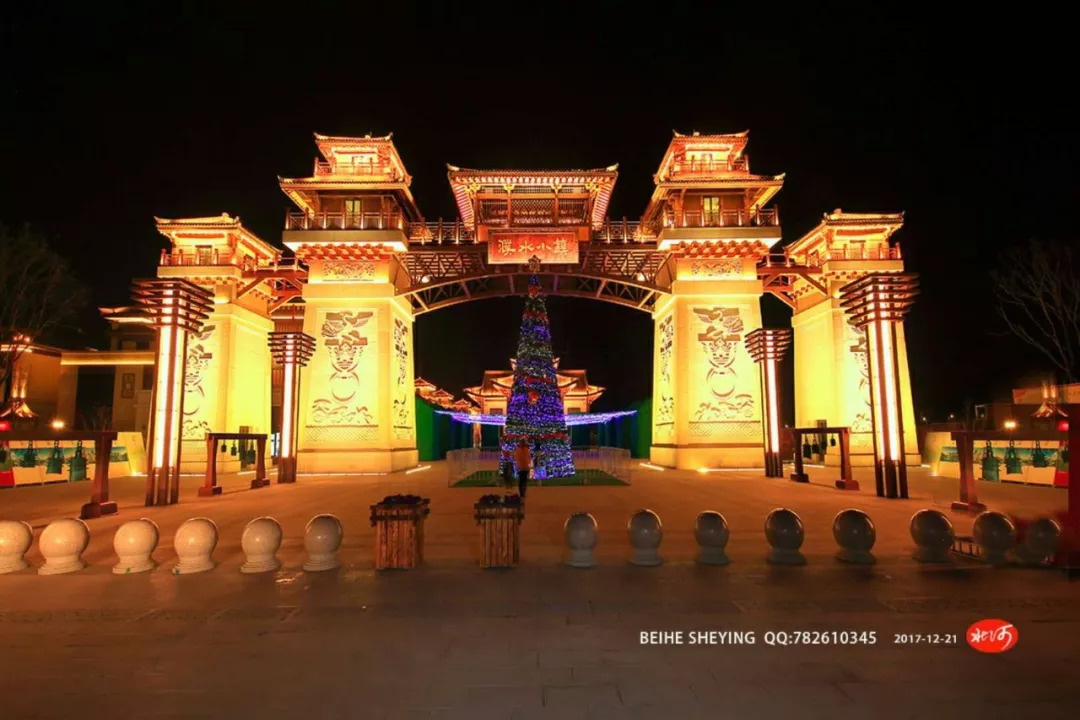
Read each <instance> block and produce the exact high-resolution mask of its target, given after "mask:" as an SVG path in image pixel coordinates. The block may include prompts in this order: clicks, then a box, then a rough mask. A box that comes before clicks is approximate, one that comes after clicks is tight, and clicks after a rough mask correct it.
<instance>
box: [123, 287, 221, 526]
mask: <svg viewBox="0 0 1080 720" xmlns="http://www.w3.org/2000/svg"><path fill="white" fill-rule="evenodd" d="M134 297H135V302H136V303H137V304H138V305H139V306H140V308H141V309H142V311H143V313H144V314H145V315H146V316H147V317H148V319H149V321H150V323H151V324H152V325H154V327H156V328H157V329H158V343H157V362H156V371H155V377H154V402H153V409H152V411H151V413H150V415H151V419H150V440H149V443H148V448H147V450H148V455H149V463H148V469H147V475H146V504H147V505H169V504H173V503H176V502H177V501H178V499H179V493H180V463H181V445H182V443H181V433H182V422H183V417H184V399H185V395H186V393H185V391H184V383H185V375H186V373H185V358H186V357H187V352H188V340H189V336H191V335H196V334H198V333H199V332H200V331H201V329H202V327H203V324H204V323H205V322H206V320H207V318H208V317H209V315H210V309H211V307H212V296H211V294H210V292H209V291H207V290H204V289H203V288H201V287H199V286H198V285H194V284H192V283H190V282H188V281H186V280H178V279H157V280H136V281H135V289H134Z"/></svg>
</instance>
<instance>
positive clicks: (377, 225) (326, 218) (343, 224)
mask: <svg viewBox="0 0 1080 720" xmlns="http://www.w3.org/2000/svg"><path fill="white" fill-rule="evenodd" d="M285 229H286V230H404V229H405V223H404V221H403V218H402V217H401V213H400V212H398V211H397V210H391V211H382V212H377V211H373V212H363V213H344V212H319V213H298V212H289V213H286V215H285Z"/></svg>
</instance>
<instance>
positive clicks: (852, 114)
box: [0, 2, 1077, 417]
mask: <svg viewBox="0 0 1080 720" xmlns="http://www.w3.org/2000/svg"><path fill="white" fill-rule="evenodd" d="M19 5H20V7H19V8H18V9H16V10H15V11H14V13H15V15H14V16H11V15H10V12H11V11H9V16H8V17H7V18H5V19H4V21H3V24H2V32H3V36H2V38H0V40H2V43H0V44H2V46H3V47H2V49H0V52H2V53H3V65H2V67H3V71H2V73H3V75H2V78H3V83H2V85H0V92H3V98H4V99H3V102H2V103H0V173H2V174H3V183H2V187H3V192H2V193H0V220H2V221H3V222H5V223H6V224H8V225H17V224H20V223H23V222H30V223H32V224H34V225H35V226H37V227H38V228H40V229H41V230H43V231H44V232H46V233H47V234H48V235H49V236H50V237H52V238H53V240H54V241H55V243H56V245H57V246H58V247H59V248H60V249H61V250H62V251H63V252H64V253H65V254H68V255H71V256H74V257H77V258H78V262H77V267H78V271H79V273H80V275H81V276H82V279H83V280H84V281H85V282H86V283H87V284H88V285H90V286H91V288H92V290H93V297H94V302H95V304H96V305H110V304H122V303H125V302H126V301H127V299H128V287H129V282H130V280H131V278H133V277H141V276H148V275H151V274H152V273H153V272H154V268H155V266H156V262H157V257H158V253H159V251H160V249H161V248H163V247H165V240H164V238H162V237H160V236H158V235H157V233H156V232H155V230H154V226H153V216H154V215H158V216H163V217H184V216H190V215H216V214H219V213H221V212H228V213H230V214H232V215H234V216H235V215H239V216H240V218H241V219H242V220H243V222H244V224H245V225H246V226H247V227H248V228H250V229H251V230H253V231H254V232H255V233H256V234H257V235H259V236H260V237H262V238H263V239H265V240H267V241H269V242H271V243H274V244H280V242H281V229H282V227H283V218H284V215H285V212H286V210H287V209H288V208H289V207H291V205H290V203H289V202H288V200H287V199H286V197H285V195H284V194H283V193H282V192H281V190H280V189H279V188H278V185H277V176H278V175H284V176H305V175H308V174H310V171H311V166H312V159H313V157H314V156H315V155H316V153H317V151H316V148H315V145H314V142H313V139H312V133H313V132H321V133H327V134H340V135H350V134H357V135H362V134H364V133H366V132H369V131H370V132H372V133H375V134H383V133H386V132H389V131H392V132H393V133H394V140H395V143H396V144H397V147H398V150H399V152H400V153H401V156H402V158H403V160H404V162H405V164H406V166H407V168H408V170H409V172H410V173H411V174H412V175H413V178H414V181H413V186H412V189H413V193H414V196H415V197H416V199H417V201H418V203H419V205H420V209H421V211H422V212H423V213H424V215H425V216H426V217H427V218H428V219H431V220H434V219H437V218H438V217H439V216H440V215H441V216H443V217H445V218H452V217H454V216H455V215H456V210H455V206H454V202H453V197H452V195H451V193H450V190H449V184H448V182H447V180H446V166H445V164H446V163H448V162H449V163H453V164H455V165H460V166H465V167H493V168H502V167H517V168H591V167H603V166H606V165H610V164H612V163H615V162H618V163H619V164H620V165H619V180H618V183H617V184H616V188H615V194H614V197H613V199H612V203H611V208H610V213H611V216H612V217H622V216H623V215H625V216H627V217H629V218H631V219H634V218H636V217H638V216H639V215H640V214H641V212H642V210H643V209H644V207H645V204H646V202H647V200H648V197H649V194H650V191H651V188H652V177H651V176H652V173H653V172H654V171H655V169H656V166H657V165H658V164H659V161H660V158H661V156H662V154H663V152H664V150H665V148H666V146H667V143H668V141H669V139H670V137H671V130H672V129H678V130H679V131H681V132H691V131H693V130H700V131H702V132H736V131H741V130H744V129H749V130H750V145H749V148H748V153H749V156H750V159H751V163H752V168H753V170H754V171H755V172H758V173H765V174H773V173H780V172H786V173H787V179H786V182H785V186H784V189H783V190H782V191H781V193H780V194H779V195H778V196H777V203H778V205H779V207H780V213H781V218H782V221H783V228H784V239H785V241H791V240H794V239H795V238H797V237H799V236H800V235H801V234H802V233H804V232H805V231H806V230H808V229H809V228H811V227H812V226H814V225H815V224H816V223H817V222H818V221H819V220H820V218H821V215H822V213H823V212H826V211H830V210H832V209H834V208H843V209H844V210H845V211H855V212H857V211H898V210H903V211H905V213H906V214H905V218H906V224H905V227H904V229H903V230H901V232H900V234H899V235H898V236H897V237H898V239H899V241H900V244H901V246H902V248H903V251H904V254H905V258H906V262H907V266H908V267H909V268H910V269H911V270H913V271H915V272H918V273H920V274H921V276H922V286H923V293H922V296H921V298H920V299H919V301H918V302H917V304H916V305H915V309H914V310H913V312H912V314H911V316H910V319H909V320H908V321H907V333H908V345H909V356H910V363H911V372H912V379H913V385H914V387H915V404H916V411H917V413H918V414H920V415H929V416H931V417H943V416H944V415H946V414H948V413H949V412H957V413H959V412H961V411H962V409H963V404H964V402H965V401H971V402H982V401H986V400H989V399H991V398H992V397H994V396H996V395H1000V394H1001V393H1002V392H1004V391H1007V390H1008V388H1010V387H1012V386H1013V382H1014V381H1015V380H1017V379H1020V378H1024V377H1030V376H1031V375H1032V374H1033V373H1035V372H1037V371H1038V370H1039V369H1040V368H1041V367H1042V366H1043V365H1044V363H1043V361H1042V360H1041V359H1040V358H1039V357H1038V356H1037V355H1035V354H1034V353H1033V352H1032V351H1030V350H1028V349H1026V348H1024V347H1023V346H1022V345H1021V344H1020V343H1019V342H1018V341H1015V340H1013V339H1012V338H1011V337H1009V336H1006V335H1003V334H1002V333H1003V330H1002V328H1001V323H1000V322H999V321H998V320H997V319H996V316H995V314H994V310H993V306H992V288H991V284H990V280H989V277H988V274H987V273H988V270H989V269H990V268H992V267H993V266H994V265H995V263H996V262H997V261H998V255H999V253H1000V252H1001V250H1002V249H1003V248H1005V247H1008V246H1009V245H1011V244H1016V243H1022V242H1025V241H1026V240H1027V239H1029V238H1032V237H1036V238H1043V239H1047V240H1058V241H1072V240H1073V239H1074V238H1075V237H1076V236H1075V231H1074V227H1073V223H1074V222H1075V214H1074V211H1073V208H1074V205H1075V199H1076V194H1077V182H1076V160H1077V152H1076V150H1077V143H1076V138H1075V119H1074V115H1073V113H1070V112H1066V110H1065V109H1064V108H1065V107H1066V106H1067V105H1071V104H1072V102H1074V98H1073V97H1072V95H1074V94H1075V73H1074V70H1075V59H1074V58H1073V57H1072V56H1071V48H1072V47H1073V46H1074V41H1073V40H1071V39H1067V38H1065V37H1064V32H1065V28H1064V24H1063V23H1055V22H1053V21H1052V19H1050V18H1048V17H1044V16H1041V15H1039V14H1037V13H1035V12H1032V13H1031V14H1030V15H1031V16H1030V18H1029V19H1026V20H1025V19H1024V18H1021V17H1018V15H1019V13H1009V14H1008V15H1007V17H1006V16H1003V17H1002V18H1000V19H998V18H989V17H981V16H978V15H971V16H967V17H964V18H962V19H958V20H956V21H952V20H947V19H944V18H942V17H940V16H938V15H937V14H935V15H934V16H933V17H927V16H923V15H921V14H915V13H912V14H911V15H888V14H882V15H873V16H872V15H868V14H866V15H863V14H851V13H845V14H843V15H839V14H832V13H830V12H827V11H823V10H822V11H819V14H818V15H815V16H814V17H812V18H796V17H789V16H787V15H784V14H783V11H781V9H780V6H765V5H761V7H760V8H759V12H758V14H757V15H755V16H753V17H747V18H738V17H736V13H735V12H729V11H728V10H725V9H723V8H721V11H722V12H721V13H720V14H717V15H716V16H715V17H714V16H713V14H712V13H707V12H703V11H702V10H701V9H700V8H698V7H695V6H693V5H691V4H684V3H677V2H676V3H665V4H663V5H652V6H649V7H650V8H651V9H650V10H649V13H651V14H649V15H645V14H643V13H644V12H645V11H644V10H641V11H634V12H633V13H631V12H630V11H627V10H625V8H628V7H629V5H616V6H611V7H613V8H624V10H623V11H618V12H617V11H615V10H611V11H610V12H608V13H607V14H604V15H597V16H595V17H588V16H587V15H588V14H587V13H585V12H584V11H582V10H581V9H580V8H581V6H580V5H574V6H570V7H572V8H573V9H572V10H570V9H565V8H563V9H560V6H559V5H558V4H544V5H539V4H538V5H536V6H535V7H536V8H537V9H536V10H533V11H531V12H534V13H536V16H535V17H531V18H526V17H523V16H522V15H521V13H522V10H521V9H520V8H516V9H513V10H511V9H510V8H512V7H516V6H514V5H513V4H507V5H503V6H501V7H502V8H503V12H502V15H505V16H506V17H507V18H508V19H509V20H511V21H512V24H513V31H512V33H510V34H507V33H506V32H504V30H505V29H496V28H492V29H490V30H487V29H481V28H480V27H479V26H478V24H477V22H476V20H477V18H476V17H473V16H468V17H466V16H464V15H463V14H461V13H460V12H457V11H454V12H451V11H449V10H439V11H433V10H430V9H422V8H421V9H412V10H410V9H408V8H406V9H404V10H399V8H402V7H404V6H403V5H401V4H394V5H393V7H394V8H398V9H396V10H395V11H394V12H400V14H399V15H397V16H391V15H390V14H388V12H389V11H383V10H378V11H373V10H370V9H368V10H365V13H364V14H362V15H359V16H357V17H349V16H348V15H347V14H343V13H342V12H341V11H340V10H335V11H333V12H330V11H328V10H325V9H323V10H316V9H315V8H316V5H306V4H305V5H303V6H301V5H300V4H296V5H294V6H291V8H290V11H289V13H288V14H286V15H282V16H279V17H270V16H259V17H255V16H253V15H251V14H250V13H247V12H243V13H242V12H235V13H233V14H232V15H231V16H229V17H217V16H215V17H211V16H209V15H207V14H206V13H205V12H204V11H203V10H201V9H200V10H196V9H193V7H194V6H191V5H186V4H176V5H175V6H174V5H173V4H170V5H169V8H170V9H171V8H173V7H176V8H183V9H180V10H174V11H173V12H174V14H173V15H170V16H165V15H155V16H152V15H150V14H147V13H150V12H155V11H150V10H142V9H131V8H128V9H126V10H124V11H123V12H122V13H121V12H115V14H110V13H113V12H114V11H112V10H107V9H105V6H104V4H94V6H93V8H92V9H91V10H89V11H88V10H85V9H83V10H77V11H75V10H72V11H70V12H69V11H67V10H63V9H60V10H57V9H55V8H54V9H52V10H44V9H39V8H38V7H37V5H43V4H32V3H19ZM358 5H360V6H365V7H366V6H367V5H369V4H366V3H360V4H358ZM253 7H257V6H253ZM380 7H381V6H380ZM469 7H470V8H472V7H477V6H473V5H469ZM530 7H533V6H530ZM590 7H593V8H594V10H592V11H590V12H595V8H600V9H601V10H602V9H603V7H605V6H604V5H603V4H599V5H595V6H590ZM156 12H160V11H156ZM260 12H262V11H260ZM470 12H471V13H472V14H473V15H476V14H477V13H478V11H476V10H472V11H470ZM488 17H489V18H490V17H492V16H490V15H489V16H488ZM553 22H554V23H555V25H556V26H558V27H559V28H560V30H559V32H558V33H555V32H548V28H549V27H552V25H551V24H552V23H553ZM1059 25H1060V26H1061V29H1060V30H1059V29H1057V28H1058V26H1059ZM1067 125H1068V127H1067ZM0 291H2V289H0ZM521 307H522V301H521V300H520V299H518V298H504V299H499V300H488V301H483V302H477V303H469V304H465V305H461V306H458V307H455V308H451V309H447V310H443V311H439V312H436V313H432V314H429V315H425V316H421V317H420V318H419V319H418V320H417V323H416V350H417V373H418V374H421V375H423V376H424V377H426V378H428V379H429V380H431V381H433V382H435V383H437V384H439V385H441V386H443V387H446V388H447V389H448V390H450V391H452V392H457V391H459V390H460V388H461V387H462V386H466V385H471V384H476V383H478V382H479V379H480V375H481V373H482V371H483V370H484V369H487V368H497V367H505V366H506V363H507V358H509V357H510V356H511V355H512V354H513V351H514V347H515V344H516V336H517V329H518V323H519V320H520V312H521ZM765 309H766V322H767V323H770V324H786V323H787V322H788V317H789V313H788V312H787V311H786V310H785V308H784V306H783V305H782V304H780V303H779V302H777V301H774V300H772V299H768V300H767V302H766V305H765ZM549 311H550V314H551V318H552V334H553V337H554V345H555V352H556V354H558V355H560V356H561V357H562V358H563V365H564V367H584V368H586V369H587V370H588V371H589V378H590V380H591V381H592V382H594V383H597V384H600V385H604V386H607V387H608V388H609V391H608V395H607V396H606V397H605V399H604V400H605V401H604V403H603V406H605V407H615V406H621V405H625V404H626V403H628V402H631V401H633V400H635V399H638V398H642V397H645V396H648V395H649V394H650V390H651V389H650V384H651V369H650V363H651V337H652V323H651V320H650V319H649V318H648V316H646V315H645V314H642V313H638V312H636V311H632V310H628V309H625V308H620V307H617V306H613V305H607V304H605V303H599V302H592V301H586V300H576V299H575V300H570V299H565V298H552V299H550V301H549ZM103 329H104V324H103V323H102V322H101V321H100V320H99V319H98V318H97V316H96V311H94V310H93V309H90V310H88V311H87V314H86V318H85V320H84V321H83V322H82V323H81V325H80V328H79V329H78V330H79V332H80V333H81V335H80V336H77V337H76V338H75V339H74V340H73V342H74V343H77V344H84V345H91V346H93V345H100V343H101V340H102V333H103Z"/></svg>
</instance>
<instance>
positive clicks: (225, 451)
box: [221, 443, 229, 455]
mask: <svg viewBox="0 0 1080 720" xmlns="http://www.w3.org/2000/svg"><path fill="white" fill-rule="evenodd" d="M227 445H228V443H221V454H222V455H224V454H225V453H227V452H229V448H228V447H227Z"/></svg>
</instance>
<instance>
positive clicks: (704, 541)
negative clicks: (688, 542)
mask: <svg viewBox="0 0 1080 720" xmlns="http://www.w3.org/2000/svg"><path fill="white" fill-rule="evenodd" d="M730 537H731V530H730V528H729V527H728V522H727V518H725V517H724V516H723V515H721V514H720V513H718V512H716V511H715V510H706V511H705V512H703V513H700V514H699V515H698V516H697V520H695V521H694V538H696V539H697V544H698V545H700V546H701V547H703V548H705V547H709V548H723V547H727V544H728V539H729V538H730Z"/></svg>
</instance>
